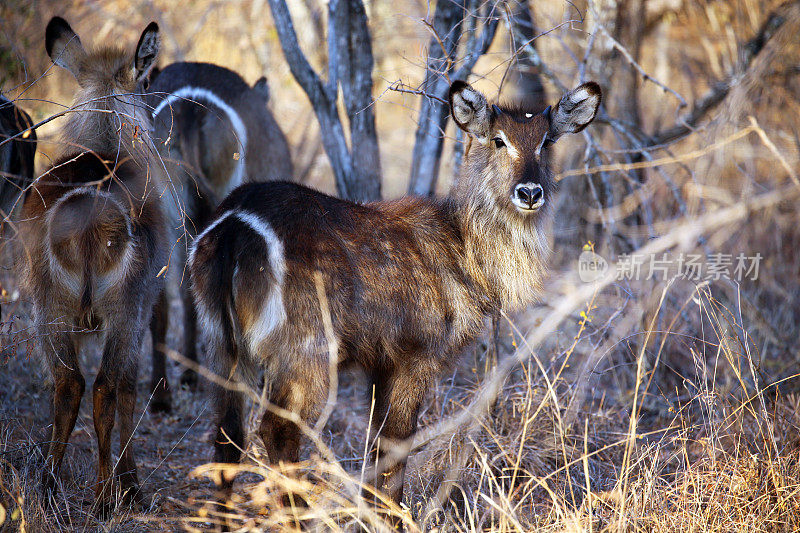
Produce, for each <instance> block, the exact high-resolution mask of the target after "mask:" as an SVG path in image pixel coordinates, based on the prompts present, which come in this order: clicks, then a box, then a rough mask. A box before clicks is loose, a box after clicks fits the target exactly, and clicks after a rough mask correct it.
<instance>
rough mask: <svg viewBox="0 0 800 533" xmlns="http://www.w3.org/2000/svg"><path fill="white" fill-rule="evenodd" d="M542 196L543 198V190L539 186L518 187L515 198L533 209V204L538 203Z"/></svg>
mask: <svg viewBox="0 0 800 533" xmlns="http://www.w3.org/2000/svg"><path fill="white" fill-rule="evenodd" d="M542 196H544V190H543V189H542V187H541V185H532V186H523V185H520V186H518V187H517V197H518V198H519V199H520V200H522V201H523V202H525V203H526V204H527V205H528V206H529V207H533V206H534V204H536V203H538V202H539V200H541V199H542Z"/></svg>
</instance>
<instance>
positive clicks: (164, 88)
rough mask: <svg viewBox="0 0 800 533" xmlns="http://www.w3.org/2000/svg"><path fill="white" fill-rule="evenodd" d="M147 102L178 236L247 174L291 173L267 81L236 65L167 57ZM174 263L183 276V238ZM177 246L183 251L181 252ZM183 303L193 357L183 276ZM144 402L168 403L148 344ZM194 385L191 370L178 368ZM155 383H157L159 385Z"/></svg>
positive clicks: (160, 359)
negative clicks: (148, 384) (248, 77)
mask: <svg viewBox="0 0 800 533" xmlns="http://www.w3.org/2000/svg"><path fill="white" fill-rule="evenodd" d="M147 90H148V92H149V94H148V95H147V96H146V102H147V104H148V106H149V108H150V110H151V113H152V116H153V128H154V131H153V140H154V142H155V143H156V145H157V146H158V147H159V150H160V152H161V154H162V157H163V160H164V161H165V163H166V165H167V169H168V171H169V175H170V179H171V180H172V184H173V187H175V190H176V192H177V194H176V197H175V198H174V200H175V201H174V202H173V206H174V208H175V211H174V213H173V219H174V220H175V221H176V225H177V226H181V222H180V221H181V220H183V222H184V223H183V224H182V231H181V232H180V233H181V235H183V236H184V243H185V242H186V241H187V240H188V239H190V238H193V237H194V235H196V234H197V233H198V232H199V230H200V229H202V228H203V227H205V225H206V223H207V222H208V220H209V219H210V218H211V216H212V215H213V213H214V208H215V207H216V206H217V205H218V204H219V202H220V201H221V200H222V199H223V198H225V196H226V195H227V194H228V193H229V192H230V191H232V190H233V189H234V188H236V187H237V186H239V185H241V184H242V183H245V182H247V181H268V180H278V179H282V180H290V179H291V178H292V163H291V158H290V156H289V145H288V143H287V142H286V138H285V137H284V135H283V132H282V131H281V129H280V127H279V126H278V123H277V122H276V121H275V118H274V117H273V116H272V114H271V113H270V112H269V110H268V109H267V100H268V99H269V87H268V85H267V80H266V78H263V77H262V78H260V79H259V80H258V81H257V82H256V83H255V85H254V86H253V87H250V86H249V85H248V84H247V83H245V81H244V80H243V79H242V78H241V77H240V76H239V75H238V74H236V73H235V72H233V71H231V70H228V69H226V68H223V67H220V66H217V65H212V64H209V63H189V62H180V63H173V64H171V65H169V66H167V67H166V68H164V69H163V70H161V71H160V72H159V73H158V75H157V76H154V77H153V80H152V82H151V83H150V84H149V87H148V89H147ZM178 250H179V258H178V268H179V269H180V271H181V276H180V277H181V280H182V281H183V275H182V273H183V268H184V265H185V260H186V254H185V251H186V245H179V246H178ZM181 252H182V253H181ZM181 295H182V299H183V309H184V324H183V326H184V327H183V331H184V349H183V354H184V355H185V356H186V357H188V358H189V359H191V360H193V361H197V352H196V314H195V309H194V302H193V300H192V296H191V292H190V291H189V284H188V280H186V282H182V283H181ZM166 320H167V305H166V298H162V299H161V300H160V303H159V307H158V309H157V310H156V317H155V319H154V320H153V329H152V331H153V339H154V343H153V344H154V347H155V346H158V345H159V344H161V343H163V342H164V336H165V332H166ZM153 370H154V371H153V377H152V385H153V388H154V389H155V390H156V394H155V396H154V401H153V403H152V404H151V409H162V410H167V409H169V393H168V389H167V387H166V383H167V382H166V366H165V359H164V354H163V353H162V352H161V351H159V350H156V349H155V348H154V350H153ZM181 380H182V381H183V382H184V383H188V384H190V385H193V384H194V382H195V381H196V374H195V373H194V371H193V370H187V371H185V372H184V374H183V376H182V379H181ZM159 383H163V385H164V386H161V387H158V384H159Z"/></svg>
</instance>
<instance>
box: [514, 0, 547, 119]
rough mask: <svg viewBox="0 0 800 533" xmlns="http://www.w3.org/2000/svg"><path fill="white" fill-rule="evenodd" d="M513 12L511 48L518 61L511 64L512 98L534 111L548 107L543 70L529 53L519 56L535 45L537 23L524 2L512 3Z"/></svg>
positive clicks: (523, 0)
mask: <svg viewBox="0 0 800 533" xmlns="http://www.w3.org/2000/svg"><path fill="white" fill-rule="evenodd" d="M509 7H510V12H511V20H510V21H509V22H510V25H511V46H512V50H513V52H514V54H515V56H516V60H515V61H514V63H513V64H512V65H511V68H510V72H509V76H508V83H509V84H510V85H511V87H512V89H513V93H512V95H511V99H512V100H514V101H517V102H524V103H525V104H526V105H528V106H530V107H531V109H533V110H534V111H538V110H539V109H543V108H544V107H546V106H547V103H546V102H547V93H546V92H545V89H544V84H543V83H542V76H541V72H540V67H539V65H537V64H536V63H535V62H534V61H533V60H532V58H531V56H530V54H525V53H518V52H519V51H521V50H522V49H523V48H524V47H525V46H526V44H528V43H529V44H530V46H532V47H535V46H536V41H535V38H536V35H537V33H538V30H537V29H536V23H535V22H534V20H533V14H532V13H531V10H530V8H529V7H528V2H527V1H525V0H512V1H511V2H510V6H509Z"/></svg>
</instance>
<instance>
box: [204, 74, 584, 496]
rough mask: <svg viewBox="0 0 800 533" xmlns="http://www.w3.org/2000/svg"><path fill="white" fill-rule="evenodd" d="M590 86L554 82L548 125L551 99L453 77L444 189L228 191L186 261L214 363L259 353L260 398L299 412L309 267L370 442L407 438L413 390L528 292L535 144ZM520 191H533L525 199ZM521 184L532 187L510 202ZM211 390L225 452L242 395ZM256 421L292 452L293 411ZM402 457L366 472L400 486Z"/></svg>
mask: <svg viewBox="0 0 800 533" xmlns="http://www.w3.org/2000/svg"><path fill="white" fill-rule="evenodd" d="M599 101H600V90H599V87H597V86H596V85H595V84H587V85H584V86H581V87H579V88H578V89H576V90H575V91H572V92H570V93H567V95H565V96H564V98H562V100H561V102H560V103H559V105H558V106H557V107H556V110H558V109H560V108H561V106H567V104H569V105H572V106H573V107H574V108H575V110H574V111H564V112H563V113H562V115H563V117H565V120H569V119H571V118H574V117H576V116H577V117H579V118H580V119H581V122H575V121H572V122H564V125H565V126H564V127H563V128H562V127H561V126H558V127H554V126H553V123H552V121H551V118H550V117H551V115H550V111H548V112H547V113H540V114H526V113H525V112H524V111H516V110H514V109H511V108H505V109H501V108H498V107H490V106H489V105H488V104H487V103H486V101H485V98H484V97H483V96H482V95H480V93H477V92H476V91H474V89H472V88H471V87H469V86H468V85H466V84H465V83H463V82H456V83H455V84H454V85H453V87H452V88H451V110H452V113H453V117H454V119H456V122H457V123H458V124H459V125H460V126H461V127H462V128H463V129H465V130H466V131H467V132H469V133H470V134H471V135H473V136H474V137H475V142H472V145H471V147H470V149H469V151H468V153H466V154H465V156H464V164H463V169H462V174H461V178H460V180H459V182H458V187H457V189H456V190H455V191H454V193H453V194H452V195H451V196H450V197H449V198H441V199H437V198H418V197H407V198H401V199H398V200H392V201H385V202H376V203H371V204H366V205H358V204H354V203H351V202H346V201H342V200H338V199H335V198H332V197H329V196H326V195H324V194H321V193H319V192H316V191H313V190H311V189H307V188H305V187H301V186H299V185H293V184H290V183H272V184H253V185H246V186H243V187H240V188H239V189H237V190H236V191H234V192H233V193H232V194H231V195H230V196H229V197H228V198H227V199H226V200H225V201H224V202H223V203H222V204H221V205H220V207H219V209H218V211H217V218H216V219H215V220H214V221H213V222H212V224H211V225H210V226H209V228H208V229H207V230H206V231H205V232H204V233H203V234H202V235H201V236H200V237H199V238H198V239H197V241H196V243H195V248H194V250H193V253H192V256H191V257H190V263H189V269H190V273H191V276H192V283H193V288H194V292H195V297H196V300H197V304H198V309H199V311H200V315H201V324H202V325H203V330H204V334H205V335H206V338H207V340H208V341H209V347H210V354H209V359H210V362H211V363H212V365H213V367H214V369H215V370H216V371H217V372H218V373H220V374H221V375H222V376H224V377H226V378H229V379H231V380H242V381H248V380H250V379H252V375H254V374H255V371H254V367H256V368H257V367H259V366H260V367H262V368H264V369H265V371H266V375H267V378H268V383H269V384H270V387H271V390H270V395H269V399H270V401H271V402H273V403H275V404H277V405H279V406H280V407H283V408H285V409H288V410H290V411H293V412H296V413H297V414H299V415H300V416H301V417H302V418H303V419H305V420H310V419H313V418H314V417H315V416H316V415H317V413H318V412H319V408H320V406H321V405H322V402H323V401H324V399H325V398H326V395H327V388H328V382H327V381H328V348H327V339H326V336H325V333H324V328H323V322H322V316H321V311H320V302H319V300H318V296H317V290H316V286H315V279H316V277H317V276H318V275H319V274H321V279H322V280H323V284H324V290H325V294H326V295H327V298H328V301H329V305H330V313H331V320H332V323H333V331H334V334H335V336H336V340H337V341H338V343H339V346H340V349H339V354H338V364H339V365H344V364H349V363H354V364H357V365H359V366H361V367H362V368H364V369H365V371H366V372H367V374H368V376H369V377H370V379H371V380H372V383H373V384H374V386H375V395H376V397H375V402H376V403H375V407H376V409H375V418H374V420H373V424H372V427H373V428H376V431H377V432H378V434H379V436H380V438H379V439H378V449H379V450H381V451H384V450H385V449H386V448H387V446H389V445H390V443H392V442H396V441H402V440H405V439H408V438H409V437H410V436H411V435H412V434H413V433H414V431H415V429H416V423H417V413H418V411H419V407H420V405H421V402H422V400H423V397H424V395H425V391H426V390H427V389H428V388H429V386H430V385H431V383H432V381H433V380H434V379H436V377H437V376H438V375H439V374H440V373H441V372H442V371H443V370H445V369H446V368H447V367H448V366H450V365H452V364H453V362H454V360H455V358H456V357H457V355H458V353H459V352H460V351H461V350H462V349H463V348H464V347H465V346H466V345H467V344H469V343H471V342H473V341H474V339H475V338H476V337H477V335H479V333H480V331H481V330H482V328H483V324H484V319H485V318H486V317H487V316H488V315H490V314H493V313H496V312H497V311H498V310H500V309H515V308H520V307H522V306H524V305H527V304H529V303H531V302H532V301H533V300H534V299H535V297H536V294H537V293H538V291H539V289H540V288H541V282H542V278H543V276H544V271H545V262H546V259H547V255H548V253H549V250H548V244H547V243H548V232H549V228H550V219H551V213H550V209H549V207H548V206H549V204H550V201H549V200H550V196H551V195H552V194H553V192H554V190H553V182H552V178H551V174H550V172H549V170H548V169H547V168H546V159H547V158H546V157H543V152H542V147H543V145H544V144H545V140H546V139H548V138H550V139H555V138H557V137H558V136H559V135H561V134H562V133H568V132H575V131H579V128H582V127H585V125H586V124H588V122H590V121H591V119H592V118H594V114H595V112H596V110H597V106H598V105H599ZM589 111H590V113H588V112H589ZM560 116H561V115H560ZM587 116H588V119H587V118H586V117H587ZM501 141H502V142H501ZM521 188H522V189H524V191H522V192H520V189H521ZM534 191H536V198H539V199H540V198H545V199H546V202H545V203H544V204H541V203H539V204H536V205H534V202H533V200H532V198H533V193H534ZM523 193H524V195H527V196H525V198H528V199H531V201H529V202H528V203H524V202H523V200H522V199H521V198H522V195H523ZM519 205H523V206H524V208H520V207H518V206H519ZM216 398H217V407H218V409H219V414H220V426H219V431H218V434H217V440H216V453H217V460H218V461H221V462H231V461H236V460H238V458H239V451H238V448H237V446H238V447H241V445H242V441H243V430H242V414H243V403H242V398H241V397H240V396H239V395H237V394H235V393H233V392H230V391H226V390H223V389H218V390H217V396H216ZM259 434H260V436H261V438H262V440H263V441H264V444H265V446H266V448H267V452H268V454H269V459H270V460H271V461H280V460H289V461H296V460H297V459H298V443H299V440H300V432H299V429H298V428H297V427H296V426H295V425H294V424H292V423H290V422H288V421H287V420H285V419H283V418H280V417H278V416H276V415H274V414H272V413H270V412H269V411H268V412H267V413H266V414H265V415H264V418H263V419H262V422H261V425H260V428H259ZM404 471H405V462H404V461H400V462H399V463H397V464H395V465H393V466H388V467H385V468H382V469H381V471H380V472H376V473H375V477H373V478H372V479H371V481H372V482H373V483H374V484H375V485H376V486H377V487H378V488H380V489H381V490H383V491H385V492H386V493H387V494H388V495H389V496H390V497H392V498H393V499H394V500H396V501H399V500H400V499H401V497H402V490H403V477H404ZM228 488H229V487H228Z"/></svg>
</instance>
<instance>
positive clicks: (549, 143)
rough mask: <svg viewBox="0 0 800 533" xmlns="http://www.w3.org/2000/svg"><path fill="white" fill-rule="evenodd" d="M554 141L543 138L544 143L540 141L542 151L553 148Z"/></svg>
mask: <svg viewBox="0 0 800 533" xmlns="http://www.w3.org/2000/svg"><path fill="white" fill-rule="evenodd" d="M553 143H554V141H552V140H550V137H545V138H544V141H542V149H543V150H544V149H546V148H550V147H551V146H553Z"/></svg>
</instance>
